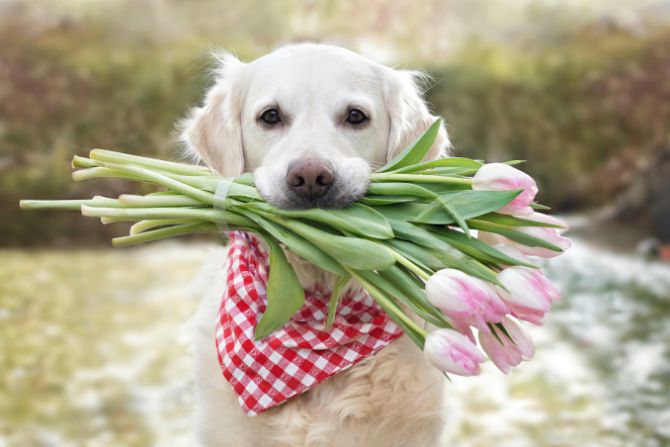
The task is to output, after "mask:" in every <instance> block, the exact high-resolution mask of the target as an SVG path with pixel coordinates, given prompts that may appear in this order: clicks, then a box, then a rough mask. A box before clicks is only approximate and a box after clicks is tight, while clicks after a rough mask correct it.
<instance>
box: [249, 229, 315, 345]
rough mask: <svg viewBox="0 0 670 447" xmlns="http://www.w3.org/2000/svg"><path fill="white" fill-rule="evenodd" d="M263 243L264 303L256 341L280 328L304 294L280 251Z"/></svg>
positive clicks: (270, 243)
mask: <svg viewBox="0 0 670 447" xmlns="http://www.w3.org/2000/svg"><path fill="white" fill-rule="evenodd" d="M265 242H266V243H267V245H268V246H269V247H270V272H269V276H268V283H267V296H268V303H267V308H266V309H265V312H264V313H263V316H262V317H261V320H260V321H259V322H258V324H257V325H256V332H255V338H256V340H260V339H261V338H263V337H265V336H267V335H269V334H271V333H272V332H274V331H276V330H277V329H279V328H281V327H282V326H284V324H286V322H287V321H289V320H290V319H291V317H292V316H293V314H295V313H296V312H297V311H298V309H300V308H301V307H302V305H303V303H304V302H305V291H304V290H303V288H302V286H301V285H300V281H299V280H298V275H296V273H295V270H293V267H291V264H289V262H288V260H287V259H286V256H285V255H284V251H283V250H282V249H281V247H280V246H279V245H278V244H277V243H276V242H275V241H274V240H273V239H272V238H269V237H266V238H265Z"/></svg>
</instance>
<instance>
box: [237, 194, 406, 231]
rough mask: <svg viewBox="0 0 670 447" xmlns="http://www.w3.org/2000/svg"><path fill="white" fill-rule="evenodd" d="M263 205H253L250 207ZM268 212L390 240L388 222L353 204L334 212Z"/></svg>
mask: <svg viewBox="0 0 670 447" xmlns="http://www.w3.org/2000/svg"><path fill="white" fill-rule="evenodd" d="M260 205H265V204H260V203H254V204H250V206H260ZM269 210H270V212H272V213H275V214H278V215H280V216H286V217H294V218H295V217H297V218H303V219H309V220H314V221H316V222H321V223H324V224H326V225H329V226H331V227H333V228H336V229H338V230H341V231H343V232H349V233H353V234H356V235H358V236H363V237H366V238H369V239H391V238H392V237H393V230H392V229H391V225H389V223H388V220H386V217H384V215H383V214H381V213H380V212H379V211H376V210H375V209H374V208H370V207H369V206H366V205H363V204H362V203H353V204H351V206H349V207H347V208H342V209H336V210H324V209H320V208H312V209H307V210H283V209H280V208H274V207H269Z"/></svg>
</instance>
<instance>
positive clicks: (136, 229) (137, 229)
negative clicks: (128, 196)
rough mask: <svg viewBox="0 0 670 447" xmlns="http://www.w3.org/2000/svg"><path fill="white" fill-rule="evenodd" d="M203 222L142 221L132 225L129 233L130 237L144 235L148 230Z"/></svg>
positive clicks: (184, 220) (177, 220)
mask: <svg viewBox="0 0 670 447" xmlns="http://www.w3.org/2000/svg"><path fill="white" fill-rule="evenodd" d="M197 223H201V222H194V221H192V220H187V219H147V220H140V221H139V222H137V223H135V224H133V225H131V227H130V230H129V231H128V233H129V234H130V235H134V234H140V233H144V232H146V231H148V230H153V229H154V228H159V227H167V226H171V225H186V224H197Z"/></svg>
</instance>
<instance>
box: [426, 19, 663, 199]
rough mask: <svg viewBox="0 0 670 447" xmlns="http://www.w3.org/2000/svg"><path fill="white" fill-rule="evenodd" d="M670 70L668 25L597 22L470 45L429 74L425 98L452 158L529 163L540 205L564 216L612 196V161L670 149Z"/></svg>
mask: <svg viewBox="0 0 670 447" xmlns="http://www.w3.org/2000/svg"><path fill="white" fill-rule="evenodd" d="M668 72H670V29H668V28H663V27H659V28H652V29H650V30H647V32H646V33H645V34H644V35H640V34H636V33H635V32H634V31H628V30H624V29H619V28H617V27H615V26H611V27H607V26H596V25H593V26H588V27H584V28H581V29H578V30H574V31H572V32H571V33H567V34H565V35H564V36H563V37H562V38H561V39H557V40H554V41H550V42H528V43H525V44H523V45H520V46H517V47H514V46H509V45H496V44H483V43H478V42H471V43H470V44H468V45H466V46H465V47H464V48H463V49H462V50H461V51H460V53H459V55H458V56H456V57H455V58H454V59H453V60H452V61H450V62H449V63H448V64H447V65H446V66H444V67H435V68H434V69H433V70H432V72H431V73H432V75H433V77H434V78H435V79H437V80H439V82H437V83H436V85H435V86H434V87H433V88H432V89H431V90H430V92H429V100H430V102H431V103H432V104H433V105H434V108H435V109H436V110H438V111H440V112H442V113H444V116H445V118H446V122H447V124H448V127H449V130H450V134H451V137H452V142H453V143H454V148H455V150H454V152H455V154H457V155H464V156H468V157H480V158H485V159H486V160H487V161H498V160H506V159H511V158H519V159H525V160H528V162H527V164H526V165H525V169H524V170H526V171H527V172H528V173H529V174H531V175H532V176H533V177H534V178H536V180H537V181H538V183H539V185H540V198H541V200H542V201H543V202H545V203H548V204H550V205H552V206H553V207H554V208H558V209H559V210H560V209H563V210H565V209H570V208H575V207H583V206H589V205H600V204H603V203H604V202H606V201H608V200H612V199H613V197H614V196H613V194H615V193H616V192H617V191H616V188H614V187H613V185H617V184H618V183H617V182H618V181H620V180H619V179H617V178H616V177H617V176H618V175H617V174H615V175H606V174H605V172H604V166H605V165H606V163H609V164H610V165H611V164H612V163H617V160H618V159H619V157H621V156H622V154H624V152H626V151H629V152H632V153H633V154H634V158H636V159H638V160H640V161H641V160H643V159H644V158H645V157H647V156H648V155H649V153H651V152H653V151H655V150H658V149H660V147H662V145H667V144H668V135H669V132H668V123H669V122H670V107H669V106H668V104H670V77H668V76H667V73H668ZM618 163H619V164H621V163H620V162H618ZM617 172H618V173H619V172H620V173H621V174H620V175H622V176H623V175H628V176H631V175H634V173H635V167H634V166H622V167H621V168H620V169H619V170H618V171H617ZM619 189H620V188H619Z"/></svg>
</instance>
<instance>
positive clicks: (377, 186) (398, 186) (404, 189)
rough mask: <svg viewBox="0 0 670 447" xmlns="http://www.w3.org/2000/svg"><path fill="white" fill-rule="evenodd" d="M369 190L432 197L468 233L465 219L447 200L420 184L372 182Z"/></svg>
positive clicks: (425, 197)
mask: <svg viewBox="0 0 670 447" xmlns="http://www.w3.org/2000/svg"><path fill="white" fill-rule="evenodd" d="M369 191H372V192H374V193H376V194H383V193H384V192H389V193H391V194H407V195H412V196H417V197H420V198H423V199H434V200H435V202H437V203H439V204H441V205H442V207H443V208H444V209H445V211H446V212H447V213H448V214H449V215H450V216H451V217H452V218H453V219H454V221H456V223H457V224H458V226H459V227H461V229H462V230H463V231H465V232H466V234H468V230H469V229H468V225H467V224H466V223H465V220H464V219H463V218H462V217H461V215H460V214H459V213H458V211H456V210H455V209H454V208H453V207H452V206H451V205H449V203H448V202H447V201H445V200H444V199H442V197H441V196H439V195H438V194H437V193H435V192H433V191H431V190H429V189H427V188H424V187H423V186H420V185H415V184H411V183H393V182H389V183H373V184H371V185H370V189H369Z"/></svg>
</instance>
